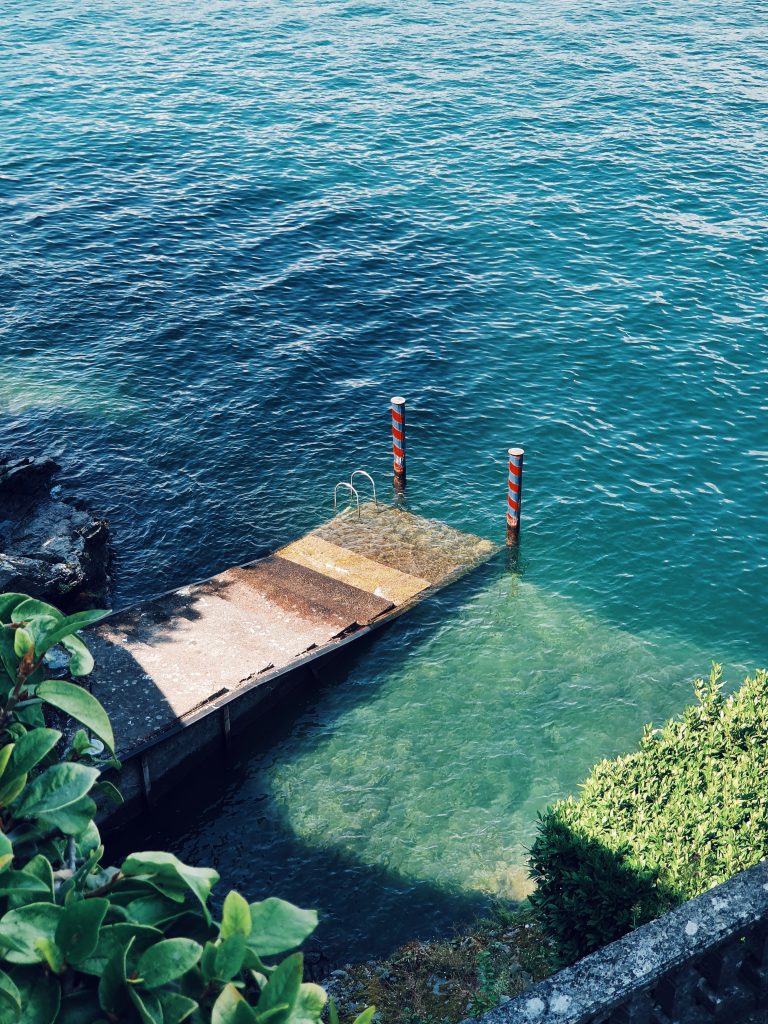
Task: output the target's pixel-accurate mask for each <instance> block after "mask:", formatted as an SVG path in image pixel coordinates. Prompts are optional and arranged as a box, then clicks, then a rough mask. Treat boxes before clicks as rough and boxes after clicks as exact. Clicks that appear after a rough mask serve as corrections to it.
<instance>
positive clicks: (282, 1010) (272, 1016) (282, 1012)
mask: <svg viewBox="0 0 768 1024" xmlns="http://www.w3.org/2000/svg"><path fill="white" fill-rule="evenodd" d="M290 1013H291V1008H290V1006H288V1004H287V1003H282V1004H281V1005H280V1006H273V1007H272V1009H271V1010H265V1011H264V1013H257V1014H256V1021H257V1024H285V1022H286V1021H287V1020H288V1018H289V1016H290Z"/></svg>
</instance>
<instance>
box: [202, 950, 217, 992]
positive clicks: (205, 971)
mask: <svg viewBox="0 0 768 1024" xmlns="http://www.w3.org/2000/svg"><path fill="white" fill-rule="evenodd" d="M217 951H218V946H217V945H216V944H215V943H213V942H206V944H205V946H203V955H202V956H201V957H200V970H201V972H202V975H203V979H204V980H205V983H206V985H207V984H208V982H210V981H213V979H214V978H215V977H216V953H217Z"/></svg>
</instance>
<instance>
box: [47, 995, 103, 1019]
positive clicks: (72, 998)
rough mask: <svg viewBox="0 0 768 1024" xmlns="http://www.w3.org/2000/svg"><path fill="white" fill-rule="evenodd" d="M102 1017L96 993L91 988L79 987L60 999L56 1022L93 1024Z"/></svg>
mask: <svg viewBox="0 0 768 1024" xmlns="http://www.w3.org/2000/svg"><path fill="white" fill-rule="evenodd" d="M103 1019H104V1015H103V1013H102V1012H101V1007H100V1006H99V1000H98V997H97V995H96V993H95V992H94V991H93V990H92V989H81V990H80V991H79V992H73V993H72V994H71V995H68V996H65V997H64V998H63V999H62V1001H61V1010H60V1011H59V1016H58V1017H57V1018H56V1024H94V1022H98V1021H101V1020H103Z"/></svg>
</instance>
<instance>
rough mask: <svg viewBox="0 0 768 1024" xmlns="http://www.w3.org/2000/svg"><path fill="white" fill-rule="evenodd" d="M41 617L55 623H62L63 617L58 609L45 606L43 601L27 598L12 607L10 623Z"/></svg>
mask: <svg viewBox="0 0 768 1024" xmlns="http://www.w3.org/2000/svg"><path fill="white" fill-rule="evenodd" d="M5 596H9V595H5ZM41 616H42V617H43V618H46V619H54V621H56V622H63V621H64V616H63V615H62V614H61V612H60V611H59V610H58V608H54V607H53V605H52V604H46V603H45V601H38V600H37V598H36V597H27V598H25V600H23V601H19V603H18V604H16V605H15V606H14V608H13V610H12V611H11V622H26V621H27V619H33V618H38V617H41Z"/></svg>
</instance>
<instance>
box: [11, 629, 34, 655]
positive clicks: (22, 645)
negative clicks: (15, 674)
mask: <svg viewBox="0 0 768 1024" xmlns="http://www.w3.org/2000/svg"><path fill="white" fill-rule="evenodd" d="M34 650H35V643H34V641H33V639H32V636H31V635H30V634H29V633H28V632H27V631H26V629H24V628H23V626H20V627H19V628H18V629H17V630H14V634H13V652H14V654H15V655H16V656H17V657H18V658H23V657H24V656H25V655H26V654H31V653H34Z"/></svg>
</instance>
